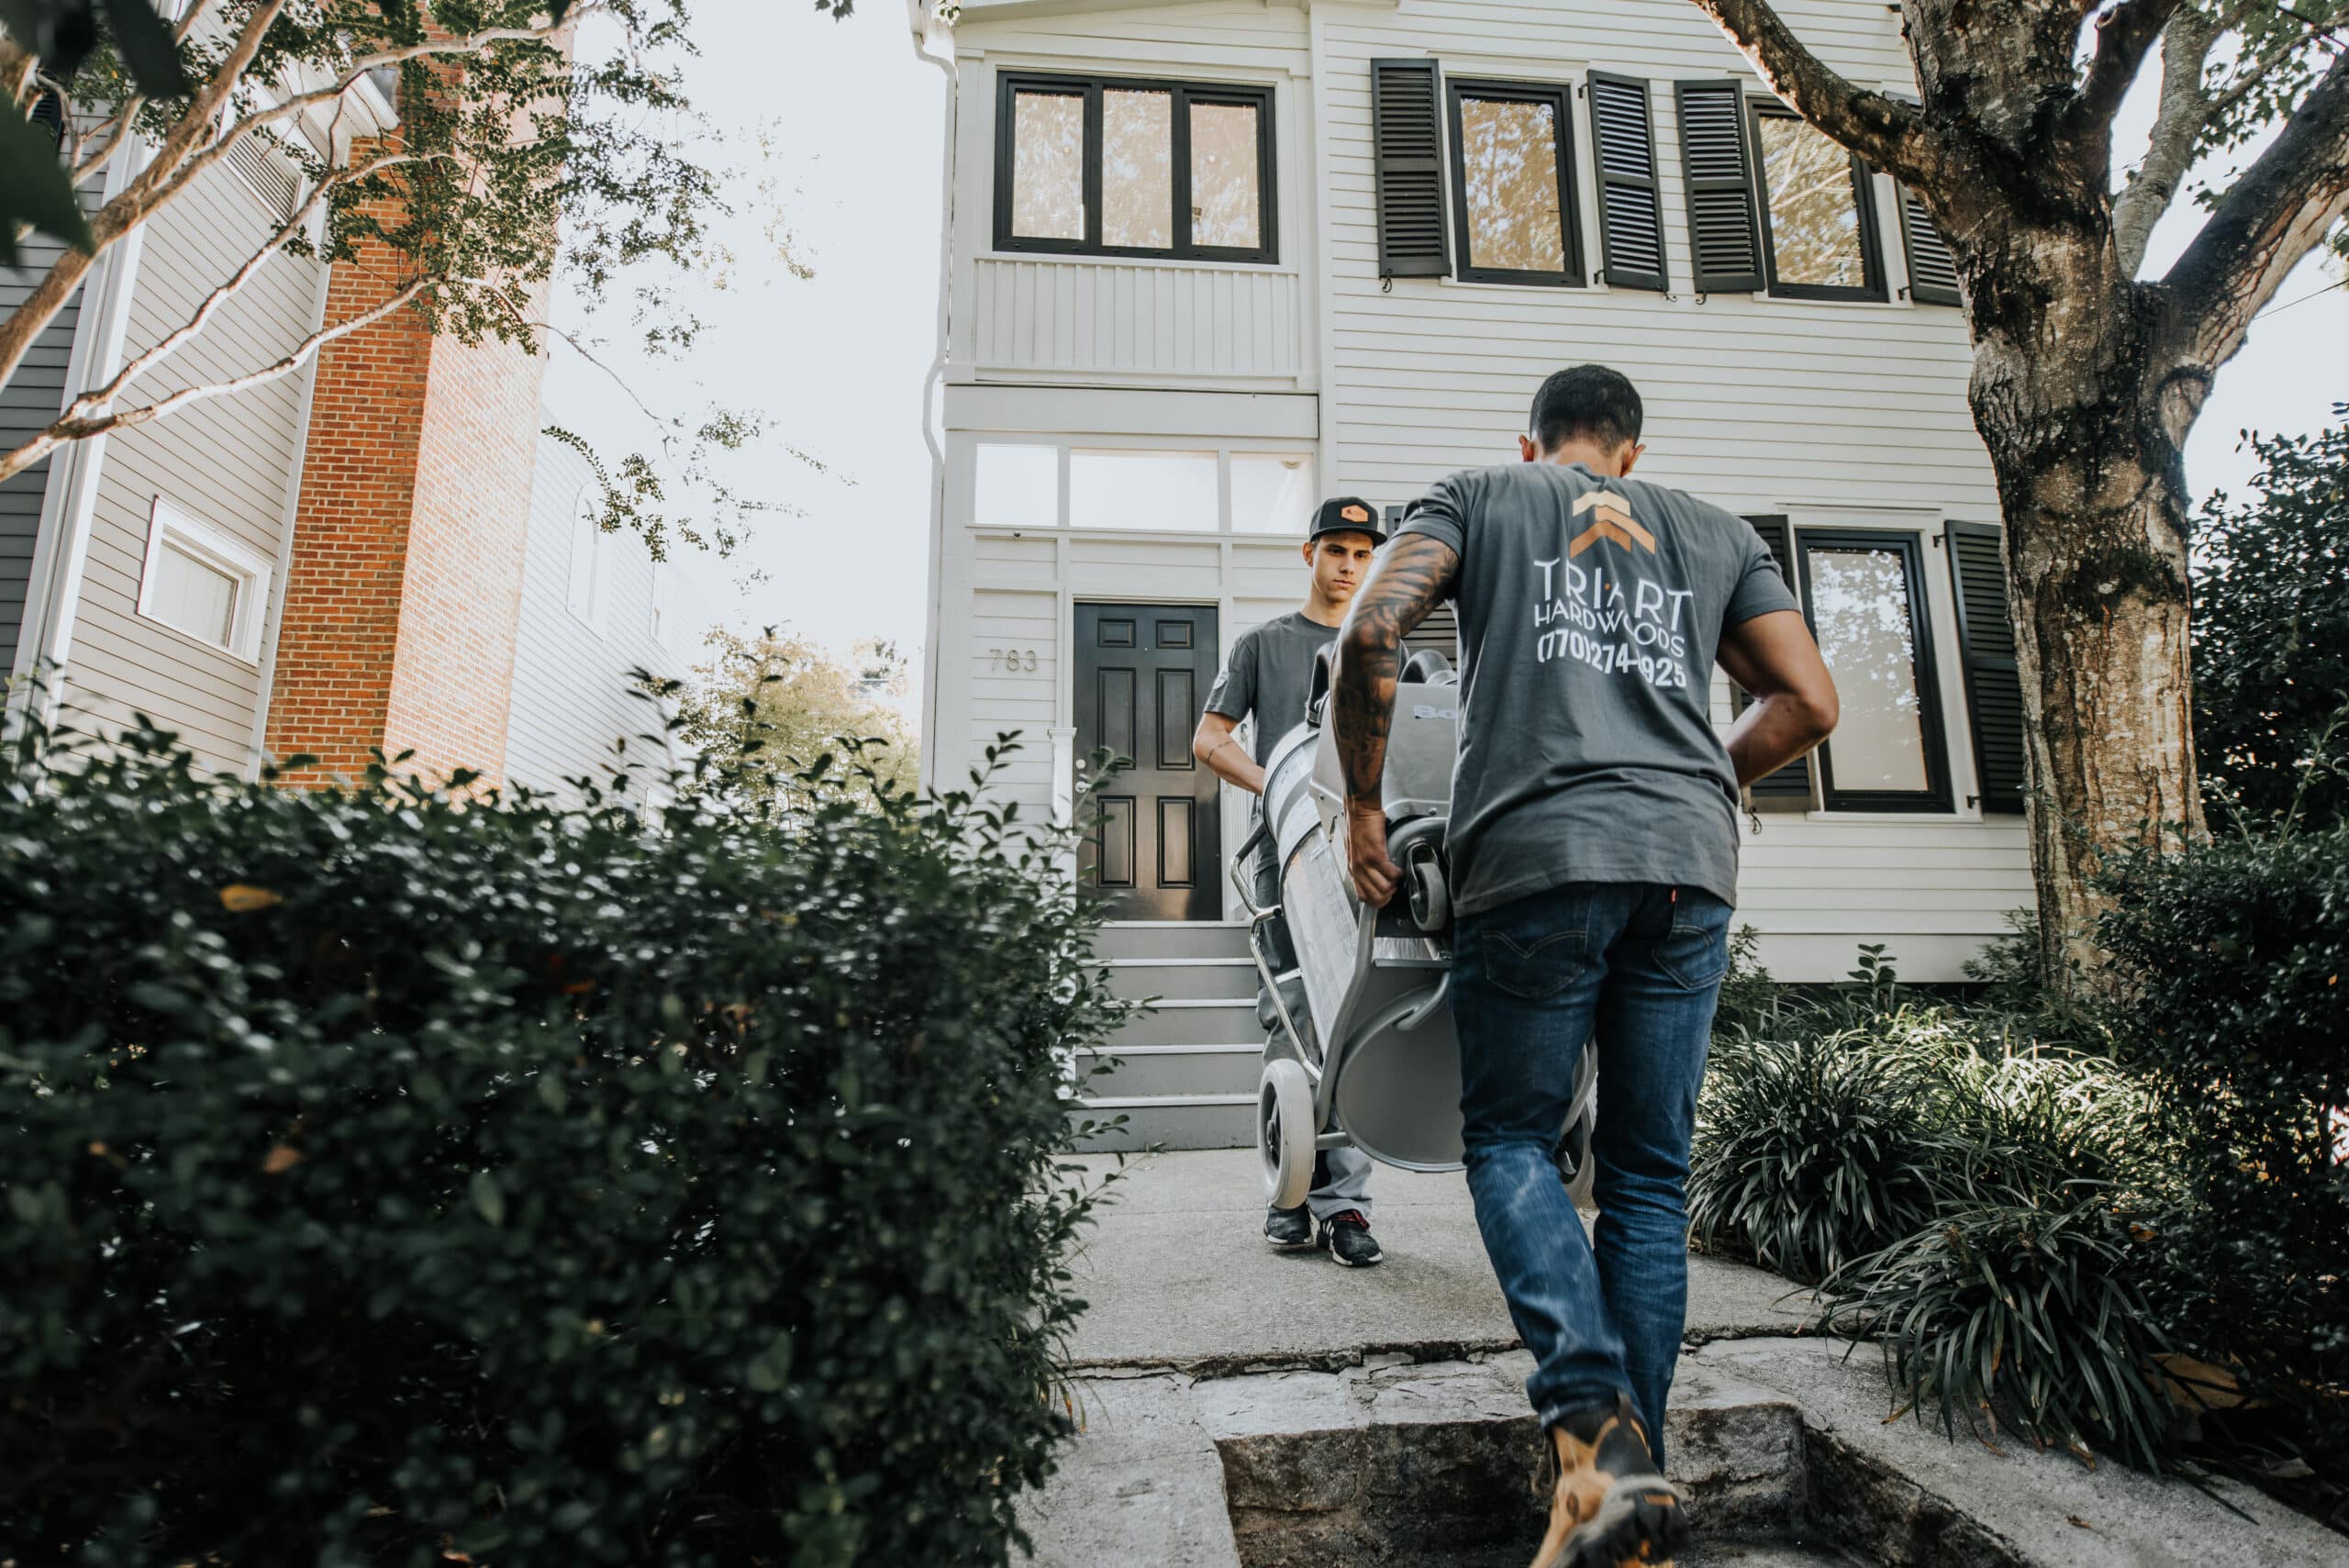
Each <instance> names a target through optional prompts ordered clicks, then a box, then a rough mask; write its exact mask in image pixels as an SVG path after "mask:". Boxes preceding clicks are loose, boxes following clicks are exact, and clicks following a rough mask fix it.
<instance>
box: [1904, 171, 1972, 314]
mask: <svg viewBox="0 0 2349 1568" xmlns="http://www.w3.org/2000/svg"><path fill="white" fill-rule="evenodd" d="M1900 239H1901V243H1902V244H1904V245H1906V246H1907V247H1908V248H1909V298H1911V299H1913V300H1915V301H1916V302H1917V303H1918V304H1920V305H1958V304H1962V303H1964V302H1963V301H1962V300H1960V299H1959V297H1958V293H1957V261H1956V259H1955V258H1954V257H1953V256H1951V255H1950V253H1949V241H1948V240H1947V239H1943V238H1942V226H1941V225H1940V224H1938V223H1935V222H1934V221H1933V215H1932V213H1929V212H1927V211H1926V210H1925V204H1924V203H1922V202H1920V201H1919V200H1918V199H1917V198H1916V196H1915V195H1911V194H1910V193H1909V191H1908V190H1907V189H1905V188H1904V189H1903V190H1902V191H1901V193H1900Z"/></svg>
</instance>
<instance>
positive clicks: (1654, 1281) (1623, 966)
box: [1328, 365, 1836, 1568]
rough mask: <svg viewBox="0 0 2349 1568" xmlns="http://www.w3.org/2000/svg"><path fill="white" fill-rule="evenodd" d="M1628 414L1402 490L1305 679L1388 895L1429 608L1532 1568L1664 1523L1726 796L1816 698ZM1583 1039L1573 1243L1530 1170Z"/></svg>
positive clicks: (1817, 712)
mask: <svg viewBox="0 0 2349 1568" xmlns="http://www.w3.org/2000/svg"><path fill="white" fill-rule="evenodd" d="M1641 424H1642V408H1641V403H1640V397H1639V394H1638V392H1637V391H1636V390H1634V389H1633V387H1632V386H1631V383H1630V382H1629V381H1628V380H1627V379H1625V378H1624V377H1623V376H1622V375H1621V374H1620V373H1617V372H1615V371H1612V370H1609V369H1607V368H1606V367H1604V366H1600V365H1581V366H1577V367H1575V369H1572V370H1564V371H1560V372H1558V373H1556V374H1554V375H1553V376H1551V377H1550V378H1549V379H1548V380H1547V381H1546V382H1544V383H1543V384H1542V388H1541V391H1540V392H1539V393H1538V394H1537V395H1536V396H1535V398H1534V400H1533V408H1532V415H1531V421H1530V423H1529V427H1528V428H1529V431H1530V433H1529V434H1528V435H1526V436H1523V437H1520V441H1519V445H1520V455H1521V456H1522V458H1523V460H1524V461H1523V462H1521V463H1519V464H1512V465H1502V466H1498V467H1493V468H1484V469H1472V470H1468V471H1465V472H1464V473H1455V474H1453V475H1452V476H1451V477H1450V478H1448V479H1445V480H1443V481H1442V482H1441V483H1439V484H1436V485H1435V486H1434V487H1433V488H1431V490H1429V491H1428V493H1427V495H1425V496H1423V497H1422V498H1421V499H1420V500H1419V501H1418V502H1417V503H1416V504H1415V505H1414V506H1412V507H1411V508H1410V510H1409V512H1408V515H1407V517H1406V519H1405V521H1404V522H1403V524H1402V526H1401V528H1399V530H1398V532H1397V537H1396V538H1395V539H1394V541H1393V542H1392V543H1391V544H1389V545H1388V546H1387V547H1386V550H1384V551H1383V552H1381V554H1380V555H1379V557H1378V559H1377V561H1376V562H1375V565H1374V566H1373V568H1372V570H1371V573H1370V576H1369V578H1368V580H1367V581H1366V582H1365V583H1364V585H1363V587H1362V588H1361V590H1360V591H1359V593H1357V594H1356V595H1355V596H1354V600H1353V605H1352V606H1351V608H1350V609H1349V610H1348V612H1347V614H1346V617H1345V621H1344V625H1343V627H1342V628H1341V630H1340V632H1339V634H1338V655H1337V658H1338V663H1337V670H1336V673H1335V676H1334V680H1333V684H1332V687H1331V691H1330V711H1329V717H1328V723H1329V724H1330V727H1331V728H1332V730H1333V736H1332V740H1333V741H1334V750H1335V751H1336V754H1337V759H1338V765H1339V769H1340V771H1341V773H1342V777H1343V790H1344V796H1345V799H1344V810H1345V824H1344V832H1345V862H1346V869H1347V872H1348V873H1349V874H1350V876H1351V879H1352V883H1353V890H1354V892H1355V894H1356V895H1358V896H1359V897H1360V898H1361V899H1362V900H1363V902H1364V904H1365V905H1368V906H1385V905H1386V903H1387V902H1388V900H1389V899H1391V898H1392V897H1393V896H1394V895H1395V893H1396V891H1397V887H1398V885H1400V884H1401V881H1402V879H1403V876H1404V873H1403V871H1402V870H1401V869H1400V868H1398V867H1397V865H1396V864H1395V863H1394V862H1393V861H1392V860H1391V859H1390V857H1389V853H1388V830H1389V828H1388V815H1387V811H1386V803H1385V802H1384V800H1383V798H1382V793H1381V784H1382V778H1383V776H1384V773H1385V770H1386V754H1387V747H1388V737H1389V733H1390V729H1391V727H1392V725H1393V723H1394V718H1395V693H1396V686H1397V680H1398V677H1399V675H1400V673H1401V670H1402V662H1403V639H1404V637H1405V636H1406V635H1407V634H1408V632H1409V631H1410V630H1411V628H1413V627H1415V626H1417V625H1418V624H1419V620H1420V619H1421V618H1422V617H1425V616H1426V615H1427V613H1428V612H1429V611H1430V610H1431V609H1432V608H1433V607H1434V606H1436V605H1437V604H1438V603H1439V602H1441V601H1442V600H1446V599H1450V600H1453V601H1455V603H1456V605H1457V607H1458V618H1459V627H1460V654H1461V658H1460V670H1459V685H1458V723H1459V752H1458V760H1457V762H1456V763H1455V765H1454V771H1453V784H1452V794H1451V802H1450V819H1449V823H1448V826H1447V828H1446V830H1445V834H1444V843H1445V850H1446V858H1447V860H1448V863H1449V887H1450V895H1451V901H1452V910H1453V935H1452V973H1451V980H1450V1003H1451V1009H1452V1014H1453V1022H1454V1025H1455V1027H1456V1029H1457V1033H1458V1038H1459V1051H1460V1083H1461V1092H1460V1109H1461V1115H1462V1119H1463V1126H1462V1142H1463V1146H1464V1157H1465V1161H1466V1165H1467V1172H1468V1185H1469V1192H1470V1195H1472V1197H1473V1198H1474V1200H1475V1210H1476V1225H1477V1229H1478V1230H1479V1231H1480V1232H1481V1233H1482V1234H1483V1236H1484V1240H1485V1248H1486V1252H1487V1253H1488V1254H1489V1255H1490V1257H1491V1259H1492V1263H1493V1270H1494V1273H1496V1274H1497V1276H1498V1278H1499V1282H1500V1286H1501V1290H1502V1293H1503V1295H1504V1296H1507V1298H1508V1308H1509V1315H1510V1317H1511V1318H1512V1320H1513V1321H1514V1322H1515V1324H1516V1327H1517V1330H1518V1332H1519V1334H1520V1336H1521V1337H1522V1338H1523V1340H1524V1341H1525V1343H1526V1346H1527V1347H1528V1348H1529V1349H1530V1350H1531V1351H1532V1352H1533V1355H1534V1359H1535V1363H1536V1367H1535V1371H1534V1373H1533V1375H1532V1377H1531V1378H1530V1379H1529V1380H1528V1382H1527V1385H1526V1393H1527V1396H1528V1397H1529V1398H1531V1401H1532V1404H1533V1407H1534V1409H1535V1411H1536V1412H1537V1413H1538V1414H1539V1415H1540V1417H1541V1418H1542V1426H1543V1429H1544V1430H1545V1433H1546V1436H1547V1440H1548V1441H1549V1443H1550V1445H1551V1448H1552V1450H1553V1454H1554V1458H1555V1462H1556V1465H1557V1481H1556V1485H1555V1487H1554V1490H1553V1495H1552V1500H1551V1512H1550V1528H1549V1531H1548V1533H1547V1535H1546V1536H1545V1537H1544V1538H1543V1540H1542V1547H1541V1551H1540V1552H1539V1554H1538V1555H1537V1556H1536V1558H1535V1560H1534V1568H1557V1565H1563V1564H1571V1565H1574V1568H1618V1565H1619V1564H1629V1563H1638V1564H1641V1565H1642V1568H1654V1565H1655V1564H1658V1563H1662V1562H1668V1560H1669V1559H1670V1556H1671V1554H1672V1553H1673V1552H1674V1551H1677V1550H1678V1549H1679V1547H1680V1546H1681V1545H1682V1544H1683V1543H1684V1542H1685V1541H1686V1540H1687V1521H1686V1519H1685V1518H1684V1517H1683V1515H1682V1511H1681V1497H1680V1494H1679V1492H1678V1491H1677V1489H1675V1487H1673V1486H1672V1485H1670V1484H1669V1483H1668V1482H1666V1481H1665V1480H1664V1442H1663V1432H1664V1404H1665V1400H1666V1397H1667V1396H1668V1395H1669V1394H1670V1392H1671V1387H1672V1375H1673V1371H1674V1366H1675V1362H1676V1360H1677V1358H1678V1356H1679V1353H1680V1335H1681V1329H1682V1326H1683V1321H1684V1319H1685V1318H1686V1316H1687V1284H1688V1249H1687V1231H1688V1218H1687V1197H1686V1190H1685V1189H1686V1185H1687V1174H1688V1144H1689V1138H1690V1134H1691V1130H1692V1128H1693V1124H1694V1122H1695V1118H1696V1110H1697V1091H1698V1084H1699V1083H1700V1081H1701V1080H1702V1078H1703V1076H1704V1070H1705V1055H1706V1048H1707V1043H1708V1040H1709V1034H1710V1030H1711V1027H1712V1020H1713V1008H1714V1003H1715V1001H1716V999H1717V996H1718V994H1719V992H1720V982H1721V979H1722V976H1723V975H1724V974H1725V973H1727V972H1728V968H1729V930H1730V919H1731V906H1732V904H1733V902H1734V900H1735V897H1736V891H1737V887H1736V884H1737V811H1738V798H1739V791H1740V789H1741V788H1742V786H1743V785H1745V784H1749V783H1751V782H1752V781H1753V780H1755V779H1758V778H1761V777H1763V776H1765V774H1768V773H1772V772H1774V771H1775V770H1776V769H1777V768H1779V767H1782V766H1784V765H1785V764H1786V763H1787V762H1792V761H1793V760H1794V759H1796V758H1797V757H1799V756H1801V755H1802V754H1803V753H1805V752H1806V751H1809V750H1810V749H1811V748H1812V747H1814V746H1816V745H1818V744H1819V742H1820V741H1821V740H1824V739H1826V737H1827V735H1828V733H1829V731H1831V729H1832V728H1834V724H1835V717H1836V697H1835V688H1834V684H1833V683H1832V681H1831V679H1830V678H1829V676H1828V673H1827V669H1826V666H1825V664H1824V663H1823V662H1821V661H1820V656H1819V651H1818V649H1817V647H1816V646H1815V645H1814V644H1813V642H1812V640H1811V637H1810V634H1809V629H1808V628H1807V626H1806V625H1805V622H1804V620H1803V617H1802V615H1801V613H1800V611H1799V609H1798V606H1797V602H1796V600H1795V597H1794V595H1793V594H1792V593H1791V592H1789V590H1788V588H1787V584H1786V581H1785V579H1784V578H1783V577H1782V576H1781V574H1780V573H1779V571H1778V567H1777V563H1776V560H1775V559H1774V558H1773V556H1772V555H1771V553H1770V550H1769V549H1768V547H1767V546H1765V544H1764V543H1763V541H1762V539H1761V538H1760V537H1759V536H1758V535H1757V534H1756V533H1755V532H1754V530H1753V527H1752V526H1751V525H1749V524H1748V523H1746V522H1745V521H1744V520H1743V519H1742V518H1739V517H1734V516H1731V514H1730V513H1728V512H1725V511H1722V510H1721V509H1720V507H1717V506H1710V505H1709V504H1707V503H1705V502H1702V501H1698V500H1697V499H1695V498H1694V497H1692V496H1690V495H1686V494H1684V493H1683V492H1681V491H1677V490H1672V489H1667V488H1665V487H1664V486H1662V485H1657V484H1648V483H1646V482H1644V481H1637V480H1633V479H1631V470H1632V468H1633V466H1634V465H1635V464H1636V463H1637V462H1639V460H1640V458H1641V456H1642V454H1643V453H1644V451H1645V450H1646V449H1645V448H1644V447H1643V446H1642V444H1641V442H1640V434H1641ZM1715 662H1719V663H1720V667H1721V668H1722V669H1723V670H1725V671H1727V672H1728V673H1729V674H1730V676H1731V678H1732V679H1734V680H1735V681H1736V682H1737V683H1738V684H1740V685H1742V686H1743V687H1744V688H1745V690H1746V691H1747V692H1749V693H1751V694H1752V695H1753V697H1754V699H1755V700H1754V702H1753V705H1752V706H1749V707H1748V708H1746V710H1745V711H1744V712H1743V713H1742V715H1740V716H1739V717H1738V720H1737V722H1736V723H1735V724H1734V725H1732V726H1731V728H1730V731H1729V733H1728V736H1727V737H1726V740H1724V738H1722V737H1720V735H1718V734H1716V732H1715V731H1714V729H1713V728H1712V725H1711V722H1710V718H1709V712H1708V708H1709V690H1710V686H1711V679H1712V670H1713V666H1714V664H1715ZM1586 1041H1595V1044H1596V1050H1597V1056H1598V1106H1597V1112H1596V1126H1595V1129H1593V1131H1592V1133H1591V1158H1592V1162H1593V1165H1594V1167H1595V1173H1594V1185H1593V1194H1594V1196H1595V1199H1596V1202H1597V1205H1598V1224H1597V1227H1596V1230H1595V1233H1594V1235H1593V1236H1591V1237H1589V1238H1587V1239H1586V1237H1585V1235H1584V1233H1583V1229H1582V1225H1581V1222H1580V1219H1579V1218H1577V1216H1576V1214H1575V1206H1574V1202H1573V1199H1572V1197H1571V1196H1570V1195H1569V1194H1568V1193H1567V1191H1566V1189H1565V1187H1564V1184H1562V1183H1561V1181H1560V1180H1559V1172H1558V1168H1557V1166H1556V1165H1555V1164H1554V1163H1553V1151H1554V1149H1555V1148H1556V1146H1557V1144H1558V1140H1559V1129H1561V1128H1562V1127H1564V1126H1566V1125H1567V1123H1568V1120H1569V1117H1570V1114H1571V1113H1572V1111H1573V1108H1574V1106H1573V1095H1574V1091H1575V1071H1576V1064H1577V1062H1578V1061H1579V1060H1580V1058H1581V1055H1582V1052H1583V1048H1584V1045H1585V1043H1586Z"/></svg>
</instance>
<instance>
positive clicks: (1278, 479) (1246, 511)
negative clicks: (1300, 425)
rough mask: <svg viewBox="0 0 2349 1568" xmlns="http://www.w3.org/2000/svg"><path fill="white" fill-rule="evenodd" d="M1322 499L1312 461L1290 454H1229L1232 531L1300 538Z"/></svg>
mask: <svg viewBox="0 0 2349 1568" xmlns="http://www.w3.org/2000/svg"><path fill="white" fill-rule="evenodd" d="M1320 504H1321V497H1320V496H1319V495H1317V494H1316V493H1315V491H1314V488H1313V460H1312V459H1311V458H1309V457H1305V456H1301V455H1299V454H1297V453H1292V452H1233V453H1232V454H1231V527H1232V528H1233V530H1234V531H1236V532H1239V533H1243V534H1302V533H1303V532H1304V531H1305V526H1306V524H1308V523H1309V522H1311V521H1312V520H1313V512H1314V508H1315V507H1317V506H1319V505H1320Z"/></svg>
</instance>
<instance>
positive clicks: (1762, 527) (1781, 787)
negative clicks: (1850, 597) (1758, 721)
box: [1731, 517, 1810, 806]
mask: <svg viewBox="0 0 2349 1568" xmlns="http://www.w3.org/2000/svg"><path fill="white" fill-rule="evenodd" d="M1745 520H1746V521H1747V522H1749V523H1752V524H1753V531H1754V532H1755V533H1757V534H1760V535H1761V536H1762V542H1763V543H1764V544H1766V545H1768V546H1769V547H1770V553H1771V554H1772V555H1773V556H1775V557H1776V559H1777V562H1778V571H1779V573H1781V574H1783V575H1784V576H1785V578H1786V580H1787V587H1788V588H1790V589H1793V591H1794V593H1795V595H1796V596H1797V597H1800V596H1801V594H1802V590H1801V589H1800V588H1799V587H1798V586H1797V585H1796V580H1795V533H1794V528H1793V527H1792V526H1791V525H1789V524H1788V523H1787V519H1786V518H1785V517H1748V518H1746V519H1745ZM1731 692H1732V694H1733V695H1734V700H1735V702H1736V705H1737V711H1738V712H1740V713H1743V712H1744V711H1745V710H1746V708H1747V707H1748V706H1751V705H1752V703H1753V697H1752V696H1751V695H1748V694H1747V693H1746V691H1745V690H1744V688H1742V687H1741V686H1737V685H1735V684H1731ZM1752 793H1753V798H1754V800H1755V801H1756V802H1757V803H1758V802H1762V801H1769V802H1771V803H1773V804H1775V805H1780V806H1809V804H1810V759H1809V758H1808V757H1797V758H1796V759H1795V760H1794V761H1793V762H1788V763H1787V765H1786V766H1785V767H1783V768H1780V769H1779V770H1778V771H1777V772H1776V773H1770V774H1767V775H1765V776H1764V777H1762V778H1758V779H1755V780H1754V781H1753V786H1752Z"/></svg>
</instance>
